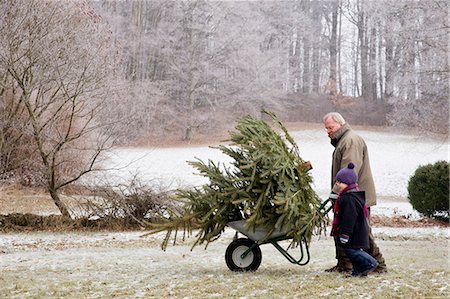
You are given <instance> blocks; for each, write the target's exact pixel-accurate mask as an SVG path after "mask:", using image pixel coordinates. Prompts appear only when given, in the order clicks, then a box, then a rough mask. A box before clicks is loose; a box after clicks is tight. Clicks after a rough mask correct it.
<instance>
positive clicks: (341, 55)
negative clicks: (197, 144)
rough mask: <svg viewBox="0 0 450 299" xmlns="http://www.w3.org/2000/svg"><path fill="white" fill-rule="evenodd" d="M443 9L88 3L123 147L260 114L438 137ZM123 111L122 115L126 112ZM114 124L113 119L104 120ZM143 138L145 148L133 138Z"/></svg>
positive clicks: (416, 5)
mask: <svg viewBox="0 0 450 299" xmlns="http://www.w3.org/2000/svg"><path fill="white" fill-rule="evenodd" d="M448 6H449V3H448V1H441V0H426V1H414V0H406V1H369V0H327V1H311V0H301V1H141V0H136V1H109V0H108V1H95V2H94V3H93V8H95V11H96V12H97V13H98V15H99V16H100V17H101V19H102V20H103V21H105V22H107V23H108V24H109V25H110V26H111V30H112V36H113V38H114V40H113V42H112V44H113V47H114V48H115V49H118V51H120V56H121V58H122V59H123V61H121V64H120V67H121V74H123V77H122V78H121V79H122V80H124V81H125V82H126V86H127V89H128V90H127V94H126V96H122V97H121V98H119V99H118V102H117V103H116V105H115V107H116V108H117V109H119V110H120V111H122V113H126V112H125V111H128V113H130V114H131V115H132V116H133V117H134V118H135V119H136V120H137V122H134V123H133V124H130V128H129V130H128V131H129V132H132V133H131V135H132V136H128V138H131V140H135V139H136V138H137V139H140V138H142V137H144V136H148V134H149V133H148V132H153V134H156V135H158V136H161V134H162V135H164V134H169V135H170V134H174V133H175V134H177V136H180V137H182V138H184V139H190V138H192V136H193V134H195V132H196V131H202V130H203V131H205V130H209V131H210V133H211V132H213V131H214V130H215V129H216V128H218V127H221V126H223V125H226V124H229V123H232V122H233V120H235V119H236V118H237V117H239V116H241V115H243V114H247V113H250V114H257V113H258V112H259V111H260V110H261V108H269V109H271V110H273V111H275V112H276V113H277V114H278V115H279V116H281V117H282V119H284V120H286V121H308V122H320V121H321V118H322V116H323V114H324V113H326V112H328V111H330V110H337V111H342V112H343V113H344V114H345V115H346V116H347V117H348V118H349V119H351V122H353V123H358V124H367V125H382V126H405V127H420V128H421V129H424V130H427V131H428V130H430V131H434V132H439V133H445V132H447V130H448V115H449V110H448V96H449V85H448V84H449V70H450V68H449V60H448V40H449V23H448V20H449V18H448V11H449V7H448ZM130 107H134V108H131V109H130ZM114 113H116V112H115V111H114ZM144 138H145V137H144Z"/></svg>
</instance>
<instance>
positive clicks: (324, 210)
mask: <svg viewBox="0 0 450 299" xmlns="http://www.w3.org/2000/svg"><path fill="white" fill-rule="evenodd" d="M329 203H331V204H330V206H328V207H327V205H328V204H329ZM332 208H333V201H332V200H331V198H328V199H327V200H325V201H324V202H322V204H321V205H320V206H319V211H322V213H323V214H324V215H327V214H328V212H329V211H331V209H332Z"/></svg>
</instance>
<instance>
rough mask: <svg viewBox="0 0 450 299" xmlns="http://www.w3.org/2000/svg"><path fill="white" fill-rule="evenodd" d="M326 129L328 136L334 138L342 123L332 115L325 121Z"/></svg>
mask: <svg viewBox="0 0 450 299" xmlns="http://www.w3.org/2000/svg"><path fill="white" fill-rule="evenodd" d="M324 125H325V129H326V130H327V134H328V137H330V138H332V136H333V134H334V133H335V132H336V131H337V130H339V129H340V128H341V125H340V124H339V123H337V122H335V121H334V120H333V119H332V118H331V117H328V118H327V119H326V120H325V122H324Z"/></svg>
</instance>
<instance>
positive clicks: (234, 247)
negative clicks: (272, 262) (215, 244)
mask: <svg viewBox="0 0 450 299" xmlns="http://www.w3.org/2000/svg"><path fill="white" fill-rule="evenodd" d="M252 245H253V248H252V250H251V251H249V252H248V253H247V254H246V255H245V256H244V257H242V254H244V253H245V252H246V251H247V250H248V249H249V248H250V247H251V246H252ZM261 259H262V254H261V249H260V248H259V245H258V244H255V242H254V241H252V240H250V239H247V238H240V239H237V240H234V241H233V242H231V243H230V245H228V247H227V250H226V252H225V262H226V263H227V266H228V268H229V269H230V270H231V271H240V272H245V271H256V270H257V269H258V267H259V265H261Z"/></svg>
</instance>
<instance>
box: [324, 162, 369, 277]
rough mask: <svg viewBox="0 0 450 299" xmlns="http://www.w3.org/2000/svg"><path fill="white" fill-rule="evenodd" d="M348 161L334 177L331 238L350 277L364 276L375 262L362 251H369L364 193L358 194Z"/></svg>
mask: <svg viewBox="0 0 450 299" xmlns="http://www.w3.org/2000/svg"><path fill="white" fill-rule="evenodd" d="M354 168H355V165H354V164H353V163H352V162H350V163H349V164H348V166H347V167H345V168H342V169H341V170H339V171H338V173H337V174H336V185H337V186H338V187H339V189H340V191H339V195H338V199H337V200H336V202H335V203H334V206H333V211H334V219H333V227H332V230H331V235H332V236H334V239H335V242H336V246H341V247H344V250H345V254H346V255H347V257H348V258H349V259H350V261H351V262H352V266H353V271H352V276H366V275H367V274H368V273H370V272H372V271H373V270H375V268H376V267H377V266H378V262H377V261H376V259H374V258H373V257H372V256H370V254H368V253H367V252H366V251H365V250H367V249H369V225H368V223H367V207H366V203H365V193H364V191H359V188H358V184H357V181H358V176H357V174H356V173H355V171H354V170H353V169H354Z"/></svg>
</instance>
